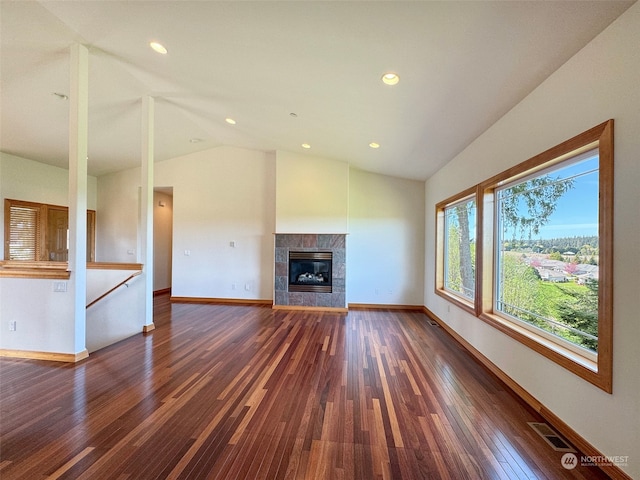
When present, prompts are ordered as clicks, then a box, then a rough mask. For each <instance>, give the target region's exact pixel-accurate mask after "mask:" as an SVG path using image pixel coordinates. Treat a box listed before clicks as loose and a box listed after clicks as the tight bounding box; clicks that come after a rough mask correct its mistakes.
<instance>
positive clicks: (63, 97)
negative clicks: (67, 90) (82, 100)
mask: <svg viewBox="0 0 640 480" xmlns="http://www.w3.org/2000/svg"><path fill="white" fill-rule="evenodd" d="M53 95H55V96H56V97H58V98H59V99H60V100H68V99H69V97H68V96H67V95H65V94H64V93H58V92H53Z"/></svg>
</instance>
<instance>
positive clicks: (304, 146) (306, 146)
mask: <svg viewBox="0 0 640 480" xmlns="http://www.w3.org/2000/svg"><path fill="white" fill-rule="evenodd" d="M302 148H307V149H308V148H311V145H309V144H308V143H303V144H302Z"/></svg>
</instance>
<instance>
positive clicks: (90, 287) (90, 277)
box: [86, 269, 146, 353]
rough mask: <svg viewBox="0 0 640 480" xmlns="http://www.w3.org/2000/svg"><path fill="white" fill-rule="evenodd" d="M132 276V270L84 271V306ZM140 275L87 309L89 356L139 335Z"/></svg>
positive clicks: (141, 307) (142, 321)
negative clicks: (85, 295)
mask: <svg viewBox="0 0 640 480" xmlns="http://www.w3.org/2000/svg"><path fill="white" fill-rule="evenodd" d="M133 273H135V272H134V271H132V270H115V269H114V270H102V269H89V270H87V305H88V304H89V303H90V302H91V301H93V300H94V299H97V298H98V297H99V296H100V295H103V294H104V293H106V292H108V291H109V290H110V289H112V288H113V287H115V286H116V285H118V284H119V283H120V282H122V281H124V280H126V279H127V278H129V276H130V275H132V274H133ZM144 287H145V285H144V274H142V275H139V276H137V277H134V278H132V279H130V280H129V281H128V282H127V283H126V284H125V285H122V286H120V287H119V288H117V289H116V290H114V291H113V292H111V293H110V294H109V295H107V296H106V297H103V298H102V299H100V300H98V301H97V302H96V303H95V304H93V305H92V306H90V307H89V308H88V309H87V333H86V343H87V350H88V351H89V353H92V352H95V351H96V350H99V349H101V348H103V347H106V346H108V345H111V344H113V343H115V342H118V341H120V340H124V339H125V338H128V337H130V336H132V335H135V334H137V333H140V332H141V331H142V329H143V327H144V324H145V320H146V319H145V315H144V295H145V291H144Z"/></svg>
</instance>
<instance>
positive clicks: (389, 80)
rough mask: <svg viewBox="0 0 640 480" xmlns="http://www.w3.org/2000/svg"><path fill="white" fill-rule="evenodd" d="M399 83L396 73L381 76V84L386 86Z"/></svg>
mask: <svg viewBox="0 0 640 480" xmlns="http://www.w3.org/2000/svg"><path fill="white" fill-rule="evenodd" d="M399 81H400V77H399V76H398V75H397V74H396V73H392V72H389V73H385V74H384V75H382V83H384V84H386V85H395V84H397V83H398V82H399Z"/></svg>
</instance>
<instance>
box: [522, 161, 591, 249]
mask: <svg viewBox="0 0 640 480" xmlns="http://www.w3.org/2000/svg"><path fill="white" fill-rule="evenodd" d="M597 168H598V157H597V156H591V157H589V158H587V159H586V160H583V161H581V162H579V163H576V164H573V165H570V166H568V167H565V168H563V169H560V170H558V171H555V172H553V173H552V174H551V177H552V178H558V177H560V178H569V177H572V176H574V175H577V174H580V173H583V172H589V171H591V170H595V171H593V172H591V173H588V174H586V175H580V176H577V177H575V178H574V185H573V188H571V189H570V190H568V191H567V192H566V193H565V194H564V195H562V197H561V198H560V199H559V200H558V201H557V207H556V210H555V212H554V213H553V214H552V215H551V217H550V218H549V221H548V222H547V224H546V225H545V226H543V227H541V228H540V232H539V234H538V235H534V236H533V237H532V238H533V239H536V238H540V239H550V238H561V237H576V236H583V235H584V236H588V235H598V188H599V187H598V178H599V175H598V171H597Z"/></svg>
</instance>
